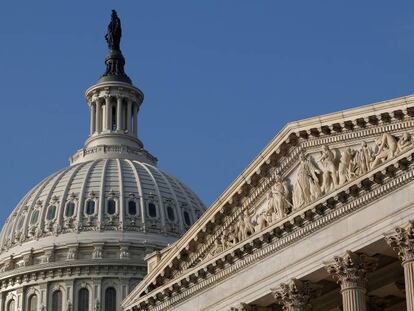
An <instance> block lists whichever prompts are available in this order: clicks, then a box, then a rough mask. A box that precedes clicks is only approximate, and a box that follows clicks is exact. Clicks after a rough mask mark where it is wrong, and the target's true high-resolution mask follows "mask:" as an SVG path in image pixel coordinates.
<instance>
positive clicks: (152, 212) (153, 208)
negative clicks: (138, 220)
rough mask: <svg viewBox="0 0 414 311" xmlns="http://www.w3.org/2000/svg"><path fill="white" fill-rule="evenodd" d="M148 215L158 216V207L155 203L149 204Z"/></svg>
mask: <svg viewBox="0 0 414 311" xmlns="http://www.w3.org/2000/svg"><path fill="white" fill-rule="evenodd" d="M148 215H149V216H150V217H153V218H155V217H157V207H156V206H155V204H154V203H149V204H148Z"/></svg>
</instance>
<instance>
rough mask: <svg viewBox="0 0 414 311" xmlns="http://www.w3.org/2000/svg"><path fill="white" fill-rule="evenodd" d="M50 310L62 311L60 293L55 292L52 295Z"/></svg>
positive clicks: (58, 291)
mask: <svg viewBox="0 0 414 311" xmlns="http://www.w3.org/2000/svg"><path fill="white" fill-rule="evenodd" d="M52 310H53V311H55V310H56V311H62V291H61V290H60V289H58V290H55V291H54V292H53V294H52Z"/></svg>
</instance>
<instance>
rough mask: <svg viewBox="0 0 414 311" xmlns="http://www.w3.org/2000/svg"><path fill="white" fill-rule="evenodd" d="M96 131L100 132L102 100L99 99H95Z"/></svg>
mask: <svg viewBox="0 0 414 311" xmlns="http://www.w3.org/2000/svg"><path fill="white" fill-rule="evenodd" d="M95 110H96V132H97V133H100V132H102V101H101V100H100V99H97V100H96V108H95Z"/></svg>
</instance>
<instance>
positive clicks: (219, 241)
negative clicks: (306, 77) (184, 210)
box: [124, 97, 414, 306]
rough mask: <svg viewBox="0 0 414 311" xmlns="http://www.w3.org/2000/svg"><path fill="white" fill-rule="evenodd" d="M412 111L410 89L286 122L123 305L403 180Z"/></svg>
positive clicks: (413, 147)
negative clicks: (370, 102) (361, 104)
mask: <svg viewBox="0 0 414 311" xmlns="http://www.w3.org/2000/svg"><path fill="white" fill-rule="evenodd" d="M413 117H414V97H407V98H400V99H396V100H393V101H388V102H384V103H379V104H377V105H371V106H366V107H361V108H357V109H353V110H349V111H345V112H341V113H337V114H331V115H327V116H322V117H318V118H312V119H309V120H304V121H300V122H294V123H291V124H288V125H287V126H286V127H285V128H284V129H283V130H282V131H281V132H280V133H279V134H278V135H277V136H276V137H275V138H274V139H273V140H272V142H271V143H270V144H269V145H268V146H267V147H266V148H265V150H263V151H262V152H261V153H260V154H259V156H258V157H257V158H256V160H254V161H253V162H252V163H251V164H250V165H249V166H248V168H247V169H246V170H245V171H244V172H243V173H242V174H241V176H240V177H239V178H238V179H237V180H236V181H235V182H234V183H233V184H232V185H231V186H230V187H229V189H227V190H226V191H225V192H224V193H223V195H222V196H220V197H219V199H218V200H217V201H216V202H215V203H214V204H213V205H212V206H211V207H210V208H209V209H208V210H207V211H206V212H205V214H204V215H203V216H202V217H201V218H200V219H199V220H198V222H197V223H196V224H195V225H194V226H193V227H192V228H191V229H190V230H189V231H188V232H187V233H186V234H185V235H184V237H183V238H181V239H180V240H179V241H177V243H175V244H174V245H173V247H171V248H170V249H169V251H168V252H166V253H165V254H164V255H163V258H162V259H161V261H160V262H159V263H158V265H157V267H156V268H155V269H154V270H153V271H151V272H150V273H149V275H148V276H147V277H146V278H145V279H144V281H143V282H142V283H141V284H140V285H139V286H138V287H137V288H136V289H135V290H134V291H133V292H132V293H131V295H130V296H129V297H128V298H127V299H126V300H125V302H124V305H125V306H128V305H130V304H131V303H132V302H133V301H132V300H131V299H133V298H135V300H136V298H137V297H139V296H140V295H141V296H149V297H150V296H151V293H153V292H155V291H158V290H157V289H158V288H164V289H165V288H167V290H166V291H167V292H171V291H174V286H176V285H174V284H176V281H175V280H179V284H180V285H184V286H187V285H188V284H189V283H191V282H193V278H194V275H195V278H198V277H200V278H205V277H206V276H205V275H206V274H209V273H210V274H213V273H214V271H215V270H216V269H217V266H218V268H220V266H221V265H223V266H224V265H226V264H227V265H228V264H230V265H231V264H232V262H234V261H235V259H237V258H238V257H240V256H243V254H242V253H249V252H252V251H253V249H254V248H257V247H259V245H258V244H266V243H269V239H272V237H279V238H285V237H286V239H287V235H288V233H290V232H293V231H294V229H295V228H301V227H303V226H304V224H310V223H311V222H313V221H314V220H315V219H321V217H322V216H324V215H326V213H327V211H330V210H334V209H335V208H337V207H338V206H339V207H340V206H346V205H350V206H351V207H352V208H354V209H355V208H356V206H359V205H363V204H366V203H367V202H369V200H372V199H373V197H372V195H371V194H373V193H374V192H375V193H377V192H378V191H379V190H378V189H379V187H388V188H387V189H388V190H387V191H390V189H391V188H390V187H391V185H392V187H398V186H399V185H402V184H404V180H403V179H401V178H402V177H401V176H403V174H404V172H405V171H406V170H407V168H408V167H409V166H410V165H411V163H412V153H413V151H414V138H413V137H412V135H414V118H413ZM398 178H399V179H398ZM397 179H398V180H400V179H401V184H399V183H397V182H394V181H395V180H397ZM377 196H378V194H377ZM358 204H359V205H358ZM351 207H350V208H351ZM344 213H345V212H344ZM337 214H338V213H337ZM339 216H340V214H338V217H339ZM315 228H316V227H315ZM318 228H319V227H318ZM315 230H316V229H315ZM256 244H257V247H256ZM280 245H282V244H280ZM259 248H260V247H259ZM200 267H204V268H205V269H201V268H200ZM201 271H204V272H201ZM192 273H195V274H192ZM186 284H187V285H186ZM168 288H169V289H168ZM150 300H151V299H150ZM147 303H148V301H147V302H145V304H147Z"/></svg>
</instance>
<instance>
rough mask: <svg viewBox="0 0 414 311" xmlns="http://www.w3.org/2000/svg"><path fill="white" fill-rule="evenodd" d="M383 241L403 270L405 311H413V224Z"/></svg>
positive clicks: (410, 223) (398, 228)
mask: <svg viewBox="0 0 414 311" xmlns="http://www.w3.org/2000/svg"><path fill="white" fill-rule="evenodd" d="M385 240H386V241H387V243H388V245H389V246H391V247H392V248H393V249H394V250H395V251H396V252H397V254H398V257H399V258H400V260H401V262H402V266H403V268H404V279H405V300H406V302H407V311H414V222H413V221H410V222H409V223H408V225H406V226H404V227H397V228H395V231H394V232H393V233H391V234H387V235H385Z"/></svg>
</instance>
